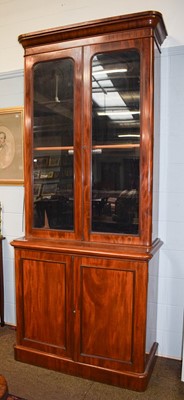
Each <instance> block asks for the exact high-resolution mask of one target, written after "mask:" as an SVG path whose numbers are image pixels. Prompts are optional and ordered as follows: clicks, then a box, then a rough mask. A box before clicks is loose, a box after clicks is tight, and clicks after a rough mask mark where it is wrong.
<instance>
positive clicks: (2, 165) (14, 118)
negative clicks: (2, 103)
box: [0, 107, 24, 185]
mask: <svg viewBox="0 0 184 400" xmlns="http://www.w3.org/2000/svg"><path fill="white" fill-rule="evenodd" d="M23 182H24V169H23V107H13V108H1V109H0V184H1V185H5V184H7V185H19V184H23Z"/></svg>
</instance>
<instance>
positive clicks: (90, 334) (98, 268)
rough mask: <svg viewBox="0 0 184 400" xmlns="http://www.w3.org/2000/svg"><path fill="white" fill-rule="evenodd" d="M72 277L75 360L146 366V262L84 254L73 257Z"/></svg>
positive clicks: (111, 365)
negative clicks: (74, 281) (73, 289)
mask: <svg viewBox="0 0 184 400" xmlns="http://www.w3.org/2000/svg"><path fill="white" fill-rule="evenodd" d="M75 278H76V289H75V290H76V292H75V301H76V303H75V313H76V314H75V315H76V317H75V357H76V360H77V361H80V362H83V363H87V364H92V365H96V366H100V367H102V368H110V369H111V368H112V369H116V370H122V371H123V370H124V369H127V368H128V369H130V370H131V371H136V370H138V369H139V371H140V370H141V369H142V370H144V362H145V357H144V356H145V324H146V321H145V310H146V291H147V266H146V264H145V263H143V262H134V261H120V260H108V259H104V260H103V259H99V258H94V259H89V258H87V257H86V258H85V257H84V258H80V259H76V260H75ZM140 293H141V296H140Z"/></svg>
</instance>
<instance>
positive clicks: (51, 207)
mask: <svg viewBox="0 0 184 400" xmlns="http://www.w3.org/2000/svg"><path fill="white" fill-rule="evenodd" d="M33 77H34V104H33V121H34V126H33V177H34V179H33V196H34V213H33V227H35V228H47V229H48V228H49V229H57V230H58V229H62V230H73V229H74V212H73V204H74V201H73V199H74V190H73V159H74V149H73V143H74V141H73V78H74V65H73V60H71V59H61V60H55V61H49V62H41V63H38V64H36V65H35V67H34V75H33Z"/></svg>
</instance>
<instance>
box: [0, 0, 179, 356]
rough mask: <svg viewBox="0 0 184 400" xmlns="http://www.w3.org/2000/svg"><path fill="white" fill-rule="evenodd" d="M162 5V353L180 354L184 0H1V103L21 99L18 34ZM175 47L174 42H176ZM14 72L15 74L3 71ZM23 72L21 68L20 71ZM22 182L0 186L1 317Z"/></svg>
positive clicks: (10, 291) (11, 304)
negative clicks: (0, 226)
mask: <svg viewBox="0 0 184 400" xmlns="http://www.w3.org/2000/svg"><path fill="white" fill-rule="evenodd" d="M145 10H157V11H160V12H162V14H163V16H164V20H165V24H166V27H167V30H168V34H169V35H168V38H167V39H166V41H165V42H164V45H163V52H162V92H161V156H160V210H159V216H160V217H159V218H160V225H159V235H160V237H161V239H162V240H163V241H164V245H163V247H162V249H161V251H160V265H159V299H158V321H157V322H158V323H157V336H158V342H159V354H160V355H164V356H170V357H174V358H181V343H182V326H183V324H182V317H183V304H184V290H183V286H184V266H183V263H184V262H183V260H184V240H183V236H184V235H183V232H184V185H183V182H184V158H183V147H184V146H183V145H184V135H183V131H184V119H183V110H184V96H183V93H184V73H183V70H184V46H183V45H184V25H183V15H184V2H183V0H162V2H160V1H158V0H154V1H151V0H149V1H148V0H146V1H145V0H141V1H139V2H136V1H124V0H115V1H113V2H108V1H106V0H101V2H99V0H98V1H97V0H93V1H92V2H91V1H89V0H61V1H59V0H52V2H51V1H50V0H32V1H30V2H28V1H27V2H26V1H25V0H24V1H23V0H0V107H13V106H19V105H23V73H22V69H23V50H22V47H21V46H20V45H19V43H18V41H17V37H18V35H19V34H22V33H26V32H31V31H35V30H40V29H47V28H50V27H54V26H60V25H67V24H72V23H77V22H82V21H87V20H91V19H98V18H103V17H109V16H112V15H120V14H127V13H131V12H138V11H145ZM173 46H174V47H173ZM8 71H12V74H9V73H7V72H8ZM21 74H22V75H21ZM23 195H24V190H23V187H21V186H20V187H19V186H17V187H16V186H9V187H8V186H0V201H2V203H3V208H4V212H3V219H4V222H3V234H4V235H5V236H6V240H5V242H4V281H5V282H4V283H5V321H6V322H7V323H12V324H14V323H15V322H16V321H15V297H14V268H13V249H12V248H11V246H10V245H9V244H8V243H9V241H11V240H12V239H13V238H15V237H18V236H21V235H22V234H23V230H24V227H23V211H22V210H23Z"/></svg>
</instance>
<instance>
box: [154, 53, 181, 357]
mask: <svg viewBox="0 0 184 400" xmlns="http://www.w3.org/2000/svg"><path fill="white" fill-rule="evenodd" d="M183 71H184V46H179V47H175V48H174V47H173V48H169V49H165V50H164V51H163V53H162V99H161V159H160V210H159V236H160V237H161V238H162V240H163V241H164V245H163V247H162V249H161V252H160V273H159V300H158V342H159V344H160V346H159V353H160V354H162V355H170V356H172V357H177V358H180V356H181V348H182V326H183V325H182V324H183V306H184V153H183V149H184V118H183V110H184V96H183V93H184V73H183Z"/></svg>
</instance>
